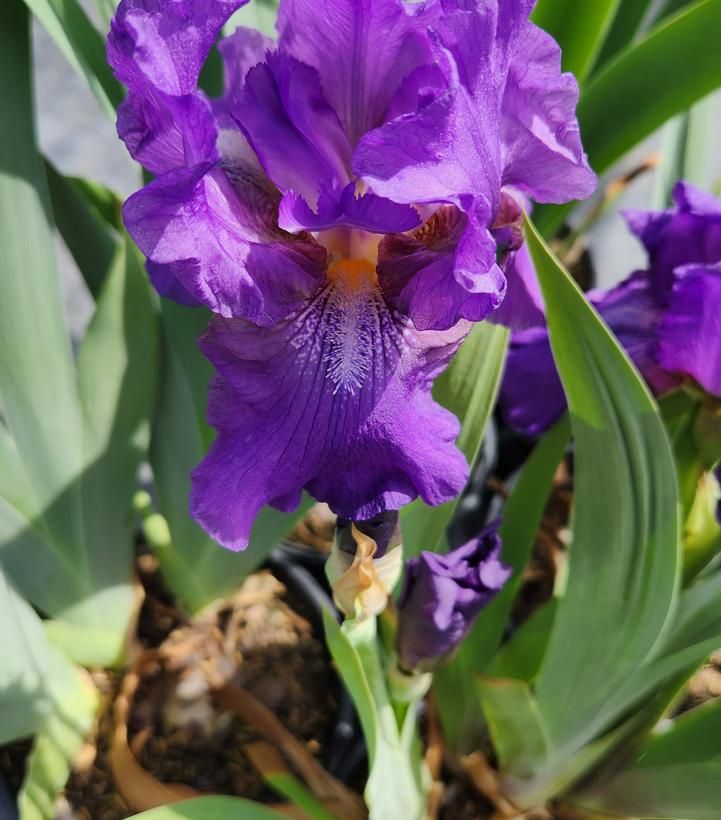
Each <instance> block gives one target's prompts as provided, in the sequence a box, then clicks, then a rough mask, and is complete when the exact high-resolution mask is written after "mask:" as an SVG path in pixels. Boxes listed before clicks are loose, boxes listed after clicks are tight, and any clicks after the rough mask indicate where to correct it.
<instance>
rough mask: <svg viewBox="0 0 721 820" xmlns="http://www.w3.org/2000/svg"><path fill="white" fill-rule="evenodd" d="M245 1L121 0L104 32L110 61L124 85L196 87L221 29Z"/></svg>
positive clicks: (175, 92)
mask: <svg viewBox="0 0 721 820" xmlns="http://www.w3.org/2000/svg"><path fill="white" fill-rule="evenodd" d="M247 2H248V0H121V3H120V5H119V6H118V10H117V12H116V14H115V16H114V17H113V20H112V22H111V25H110V34H109V35H108V62H109V63H110V65H111V66H112V67H113V68H114V69H115V74H116V76H117V78H118V79H119V80H120V81H121V82H122V83H124V84H125V85H126V86H128V88H132V89H135V90H139V86H140V85H144V84H149V85H151V86H152V87H153V88H154V89H156V90H157V91H160V92H162V93H164V94H170V95H172V96H181V95H183V94H190V93H192V92H194V91H195V89H196V88H197V85H198V77H199V76H200V70H201V68H202V67H203V63H204V62H205V60H206V57H207V56H208V53H209V52H210V49H211V48H212V46H213V43H214V42H215V39H216V37H217V36H218V33H219V32H220V29H221V28H222V26H223V25H224V24H225V22H226V21H227V20H228V18H229V17H230V16H231V14H233V12H234V11H236V10H237V9H239V8H241V6H244V5H245V4H246V3H247Z"/></svg>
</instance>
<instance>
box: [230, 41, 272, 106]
mask: <svg viewBox="0 0 721 820" xmlns="http://www.w3.org/2000/svg"><path fill="white" fill-rule="evenodd" d="M274 50H275V42H274V41H273V40H271V39H270V37H266V36H265V35H264V34H261V33H260V32H259V31H256V30H255V29H253V28H244V27H243V26H238V28H236V29H235V31H234V32H233V33H232V34H231V35H230V36H229V37H224V38H223V39H222V40H220V41H219V42H218V51H219V52H220V56H221V57H222V58H223V67H224V74H225V89H224V92H223V96H224V98H225V99H226V100H227V101H228V102H230V101H232V100H234V99H236V98H237V97H238V96H239V95H240V93H241V92H242V90H243V84H244V83H245V78H246V76H247V74H248V72H249V71H250V69H251V68H253V66H255V65H258V63H262V62H263V61H264V60H265V58H266V57H267V55H268V53H269V52H273V51H274Z"/></svg>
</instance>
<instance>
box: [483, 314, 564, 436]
mask: <svg viewBox="0 0 721 820" xmlns="http://www.w3.org/2000/svg"><path fill="white" fill-rule="evenodd" d="M499 405H500V407H501V412H502V413H503V417H504V418H505V420H506V423H507V424H508V425H509V427H511V428H512V429H513V430H515V431H516V432H518V433H521V434H523V435H526V436H537V435H540V434H541V433H542V432H543V431H544V430H547V429H548V428H549V427H550V426H551V425H552V424H553V423H554V422H555V421H556V420H557V419H558V418H559V417H560V416H561V415H562V414H563V413H564V411H565V410H566V407H567V406H568V405H567V402H566V394H565V393H564V391H563V385H562V384H561V379H560V377H559V375H558V371H557V370H556V363H555V361H554V360H553V353H552V352H551V344H550V342H549V339H548V331H547V330H546V329H545V328H542V327H535V328H531V329H530V330H524V331H520V332H517V333H514V334H513V336H512V337H511V343H510V345H509V348H508V354H507V356H506V372H505V375H504V377H503V384H502V385H501V392H500V396H499Z"/></svg>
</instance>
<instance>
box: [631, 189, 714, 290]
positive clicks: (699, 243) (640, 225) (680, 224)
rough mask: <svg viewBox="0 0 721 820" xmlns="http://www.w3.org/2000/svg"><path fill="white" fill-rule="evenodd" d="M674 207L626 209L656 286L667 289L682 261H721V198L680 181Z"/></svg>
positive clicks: (674, 195) (632, 229) (670, 286)
mask: <svg viewBox="0 0 721 820" xmlns="http://www.w3.org/2000/svg"><path fill="white" fill-rule="evenodd" d="M673 198H674V202H675V207H674V208H670V209H668V210H665V211H659V212H654V211H627V212H626V213H625V214H624V216H625V217H626V221H627V223H628V226H629V228H630V229H631V231H633V233H635V234H636V236H638V238H639V239H640V240H641V242H643V244H644V245H645V247H646V250H647V251H648V256H649V268H650V270H651V271H652V275H653V277H654V279H655V281H656V286H657V287H658V288H659V289H663V290H665V291H670V289H671V288H672V287H673V283H674V275H673V272H674V270H675V269H676V268H678V267H680V266H681V265H689V264H692V263H699V264H714V263H715V262H719V261H721V202H719V200H718V199H716V198H715V197H713V196H711V195H710V194H707V193H705V192H704V191H701V190H699V189H698V188H694V186H693V185H690V184H689V183H687V182H679V183H678V184H677V185H676V187H675V188H674V190H673Z"/></svg>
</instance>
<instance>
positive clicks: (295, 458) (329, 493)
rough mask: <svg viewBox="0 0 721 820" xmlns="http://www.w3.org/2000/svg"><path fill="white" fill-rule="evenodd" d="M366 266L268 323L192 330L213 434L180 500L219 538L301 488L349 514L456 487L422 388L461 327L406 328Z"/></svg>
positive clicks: (438, 498)
mask: <svg viewBox="0 0 721 820" xmlns="http://www.w3.org/2000/svg"><path fill="white" fill-rule="evenodd" d="M371 272H372V269H370V270H369V269H367V268H365V267H363V265H362V264H360V263H359V266H358V267H357V268H356V267H353V266H351V268H350V269H348V270H346V272H345V273H344V275H342V276H340V277H339V278H337V279H335V280H334V279H333V277H332V276H331V279H330V280H329V283H328V284H327V285H326V286H324V287H322V288H321V289H319V290H318V292H317V293H316V294H315V296H314V298H313V299H312V300H310V301H309V302H308V303H307V304H306V305H305V306H304V307H303V308H302V309H299V310H298V311H296V312H295V313H293V314H292V315H291V316H289V317H288V318H286V319H285V320H283V321H281V322H279V323H277V324H276V325H274V326H272V327H267V328H259V327H258V326H256V325H254V324H250V323H248V322H245V321H243V320H223V319H218V318H216V319H214V320H213V322H212V323H211V326H210V328H209V330H208V332H207V333H206V335H205V336H204V337H203V339H202V342H201V347H202V349H203V352H204V353H205V354H206V356H208V358H209V359H210V360H211V362H212V363H213V364H214V365H215V367H216V370H217V373H218V375H217V376H216V379H215V382H214V386H213V389H212V391H211V396H210V402H209V420H210V423H211V424H212V425H213V426H214V427H215V428H216V430H217V431H218V437H217V439H216V441H215V443H214V444H213V445H212V447H211V449H210V452H209V453H208V456H207V457H206V459H205V461H203V462H202V463H201V465H200V466H199V467H198V468H197V469H196V471H195V473H194V475H193V489H192V498H191V507H192V512H193V515H194V516H195V517H196V518H197V519H198V521H199V522H200V523H201V524H202V525H203V526H204V527H205V528H206V529H207V530H208V532H210V533H211V534H212V535H213V537H215V538H216V539H217V540H219V541H220V542H221V543H223V544H225V545H226V546H228V547H231V548H235V549H242V548H243V547H244V546H245V545H246V544H247V539H248V534H249V532H250V528H251V525H252V522H253V519H254V517H255V515H256V514H257V512H258V511H259V510H260V508H261V507H262V506H263V505H264V504H268V503H270V504H274V505H276V506H279V507H281V508H282V509H292V508H293V507H294V506H295V504H296V503H297V501H298V499H299V497H300V492H301V489H302V488H305V489H307V490H308V492H309V493H310V494H311V495H313V496H314V497H315V498H317V499H319V500H322V501H326V502H327V503H328V504H329V505H330V506H331V508H332V509H333V510H334V511H335V512H337V513H338V514H339V515H341V516H343V517H345V518H350V519H352V520H357V519H367V518H371V517H373V516H374V515H376V514H377V513H379V512H381V511H383V510H385V509H397V508H399V507H401V506H402V505H403V504H406V503H408V502H409V501H411V500H413V499H414V498H415V497H417V496H418V495H420V496H421V497H422V498H423V499H424V500H425V501H426V502H427V503H429V504H438V503H441V502H444V501H448V500H450V499H451V498H453V497H454V496H455V495H456V494H457V493H458V492H459V491H460V489H461V488H462V486H463V484H464V482H465V480H466V477H467V474H468V468H467V464H466V461H465V458H464V457H463V455H462V454H461V453H460V451H459V450H457V449H456V447H455V444H454V439H455V437H456V436H457V435H458V430H459V426H458V422H457V421H456V419H455V418H454V417H453V416H452V415H451V414H450V413H448V411H446V410H444V409H443V408H441V407H440V406H439V405H437V404H436V403H435V402H434V401H433V399H432V397H431V394H430V388H431V383H432V380H433V378H434V377H435V376H436V375H437V374H438V373H439V372H440V371H441V370H442V369H443V368H444V367H445V365H446V364H447V362H448V360H449V358H450V357H451V355H452V354H453V352H454V351H455V350H456V348H457V345H458V343H459V342H460V340H461V339H462V338H463V336H464V335H465V333H466V332H467V330H468V328H467V326H465V325H461V326H459V327H457V328H455V329H454V330H453V331H451V332H449V333H444V334H439V333H421V332H418V331H415V330H413V329H412V328H411V327H410V326H409V325H408V323H406V322H404V321H402V320H400V319H399V318H398V317H397V316H396V315H395V314H394V313H393V312H392V311H391V310H390V309H389V308H388V306H387V305H386V304H385V302H384V300H383V297H382V295H381V293H380V291H379V290H378V288H377V286H376V285H375V284H374V282H373V279H372V276H371ZM331 273H332V271H331Z"/></svg>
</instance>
